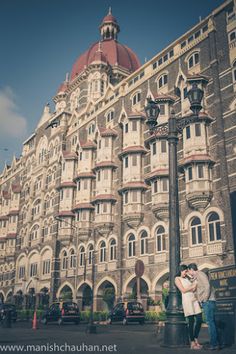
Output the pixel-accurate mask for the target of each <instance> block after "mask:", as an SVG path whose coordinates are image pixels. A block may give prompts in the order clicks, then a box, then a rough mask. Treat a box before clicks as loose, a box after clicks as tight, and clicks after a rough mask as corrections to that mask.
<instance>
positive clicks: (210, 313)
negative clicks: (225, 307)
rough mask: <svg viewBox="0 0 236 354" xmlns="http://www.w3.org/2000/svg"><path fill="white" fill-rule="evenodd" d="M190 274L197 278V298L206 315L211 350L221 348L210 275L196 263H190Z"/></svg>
mask: <svg viewBox="0 0 236 354" xmlns="http://www.w3.org/2000/svg"><path fill="white" fill-rule="evenodd" d="M188 269H189V274H190V275H191V276H192V277H194V278H195V279H196V280H197V290H196V291H197V299H198V301H199V302H200V304H201V306H202V308H203V310H204V313H205V317H206V322H207V325H208V333H209V337H210V347H209V349H210V350H216V349H218V348H219V340H218V335H217V329H216V323H215V308H216V299H215V294H214V289H211V287H210V283H209V280H208V277H207V275H206V274H205V273H203V272H202V271H201V270H198V267H197V265H196V264H195V263H191V264H189V265H188Z"/></svg>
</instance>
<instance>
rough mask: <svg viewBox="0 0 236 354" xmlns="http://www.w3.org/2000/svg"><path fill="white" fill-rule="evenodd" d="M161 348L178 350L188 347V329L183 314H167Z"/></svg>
mask: <svg viewBox="0 0 236 354" xmlns="http://www.w3.org/2000/svg"><path fill="white" fill-rule="evenodd" d="M166 315H167V319H166V321H165V327H164V340H163V344H162V347H169V348H177V347H178V348H179V347H186V346H188V345H189V336H188V327H187V323H186V321H185V318H184V315H183V313H181V312H180V313H167V314H166Z"/></svg>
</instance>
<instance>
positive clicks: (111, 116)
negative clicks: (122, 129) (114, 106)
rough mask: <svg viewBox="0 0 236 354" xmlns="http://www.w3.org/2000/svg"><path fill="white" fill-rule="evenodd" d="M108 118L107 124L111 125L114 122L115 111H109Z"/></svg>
mask: <svg viewBox="0 0 236 354" xmlns="http://www.w3.org/2000/svg"><path fill="white" fill-rule="evenodd" d="M106 118H107V122H108V123H109V122H110V121H112V120H113V119H114V111H109V112H108V113H107V116H106Z"/></svg>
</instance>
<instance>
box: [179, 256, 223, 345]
mask: <svg viewBox="0 0 236 354" xmlns="http://www.w3.org/2000/svg"><path fill="white" fill-rule="evenodd" d="M175 285H176V286H177V288H178V289H179V290H180V292H181V293H182V305H183V310H184V315H185V317H186V318H187V320H188V329H189V337H190V341H191V349H201V348H202V345H201V344H199V342H198V336H199V332H200V329H201V324H202V309H203V310H204V314H205V318H206V322H207V325H208V332H209V337H210V346H209V349H210V350H216V349H218V347H219V342H218V338H217V330H216V324H215V319H214V314H215V306H216V305H215V296H214V291H213V290H212V289H211V288H210V283H209V280H208V277H207V275H206V274H205V273H203V272H202V271H200V270H198V267H197V265H196V264H195V263H191V264H189V265H188V266H187V265H185V264H182V265H180V268H179V273H178V274H177V276H176V277H175Z"/></svg>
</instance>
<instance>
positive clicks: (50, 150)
mask: <svg viewBox="0 0 236 354" xmlns="http://www.w3.org/2000/svg"><path fill="white" fill-rule="evenodd" d="M48 154H49V158H50V159H51V158H52V157H53V154H54V147H53V144H50V146H49V151H48Z"/></svg>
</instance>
